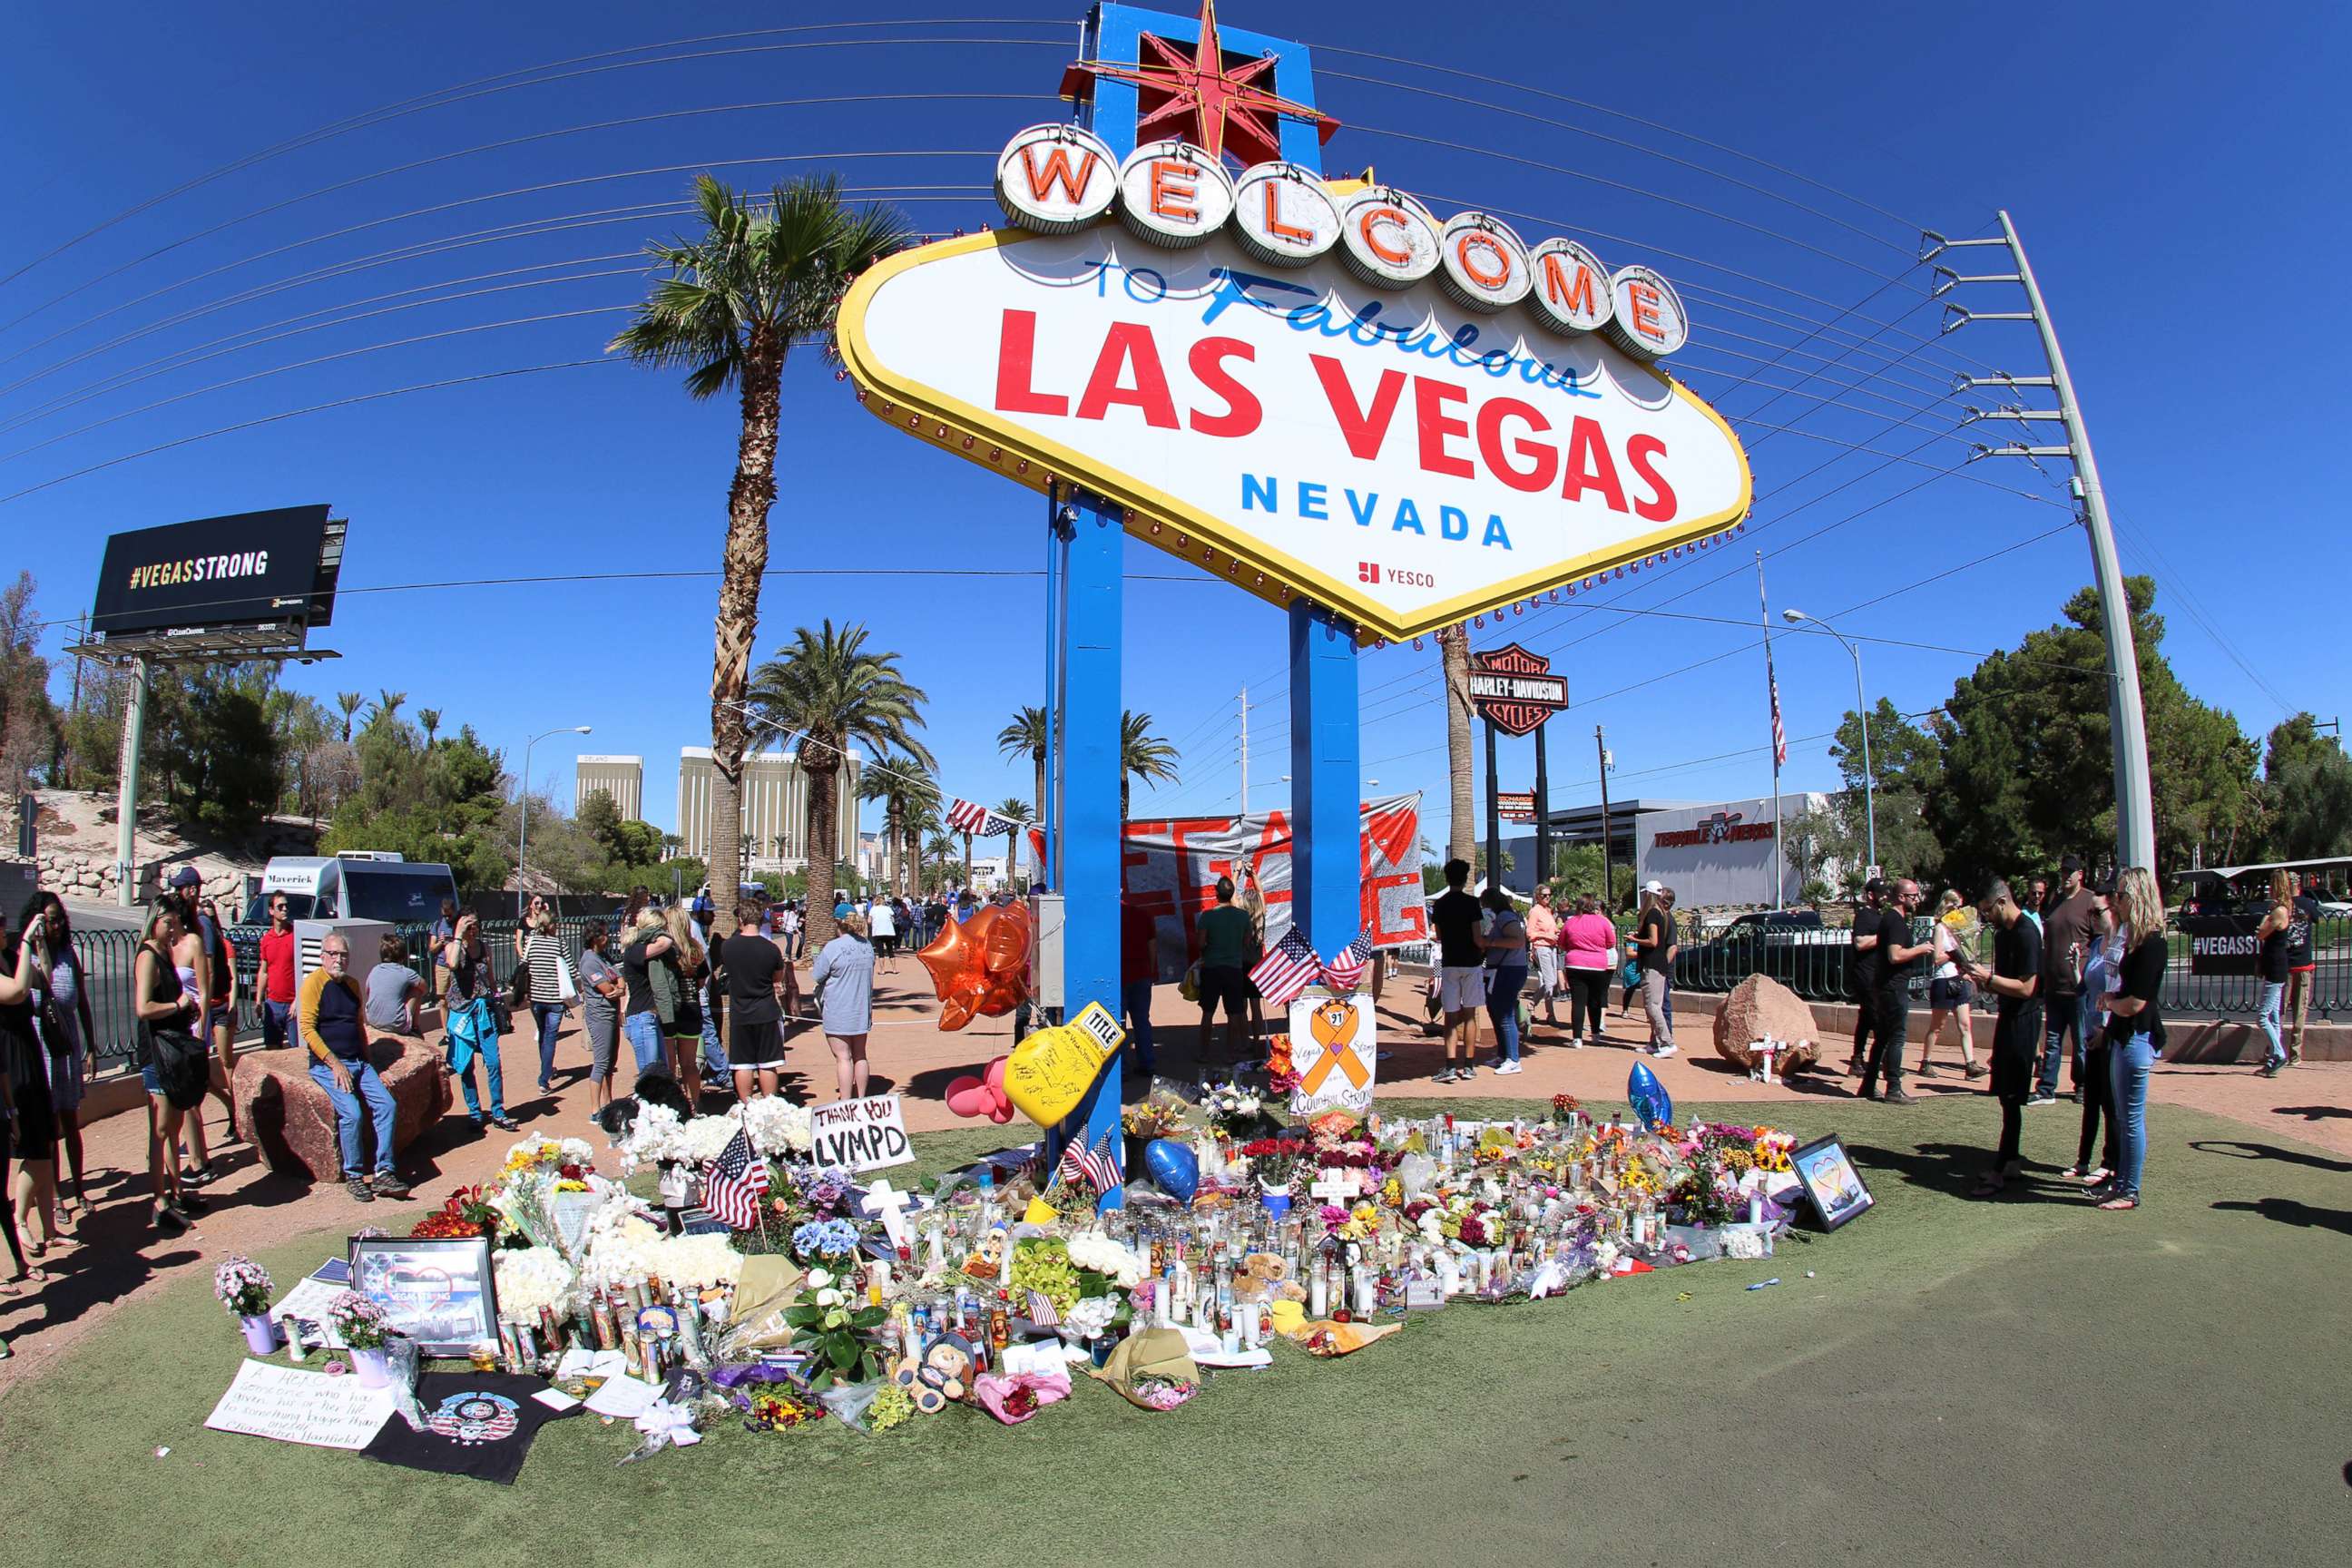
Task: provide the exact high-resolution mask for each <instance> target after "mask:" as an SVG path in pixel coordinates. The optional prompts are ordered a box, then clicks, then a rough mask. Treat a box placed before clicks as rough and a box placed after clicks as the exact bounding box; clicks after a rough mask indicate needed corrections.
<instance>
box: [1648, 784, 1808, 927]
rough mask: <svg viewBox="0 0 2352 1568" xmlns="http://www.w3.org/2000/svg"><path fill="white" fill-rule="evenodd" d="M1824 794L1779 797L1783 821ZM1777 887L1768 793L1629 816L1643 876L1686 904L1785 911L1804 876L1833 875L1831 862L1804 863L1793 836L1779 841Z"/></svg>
mask: <svg viewBox="0 0 2352 1568" xmlns="http://www.w3.org/2000/svg"><path fill="white" fill-rule="evenodd" d="M1829 801H1830V797H1829V796H1828V795H1783V796H1781V797H1780V819H1781V821H1782V822H1783V823H1787V822H1790V821H1792V820H1793V819H1795V818H1797V817H1799V816H1803V815H1804V814H1805V813H1806V812H1807V811H1809V810H1811V809H1813V808H1815V807H1821V806H1826V805H1828V804H1829ZM1784 848H1785V851H1786V852H1785V853H1784V855H1783V857H1782V861H1781V868H1780V889H1778V890H1777V891H1776V890H1775V889H1773V887H1772V797H1771V796H1769V795H1765V796H1763V797H1761V798H1760V799H1755V800H1727V801H1722V802H1718V803H1717V804H1716V805H1693V806H1683V807H1680V808H1677V809H1675V810H1672V811H1645V812H1643V814H1642V815H1641V816H1639V817H1637V818H1636V819H1635V820H1634V825H1633V854H1634V859H1635V863H1636V874H1637V875H1638V876H1639V877H1640V879H1642V881H1643V882H1650V881H1659V882H1664V884H1665V885H1666V886H1667V887H1669V888H1672V889H1674V890H1675V899H1676V900H1678V901H1679V902H1680V903H1681V905H1682V907H1683V908H1685V909H1695V908H1698V907H1701V906H1706V905H1724V904H1767V903H1768V901H1769V907H1771V908H1774V909H1785V908H1787V907H1789V906H1790V905H1792V904H1795V903H1796V902H1798V900H1800V898H1801V896H1802V893H1803V889H1804V885H1805V881H1806V879H1807V878H1808V877H1821V878H1823V879H1834V873H1835V869H1836V868H1835V867H1834V866H1833V865H1831V864H1826V863H1825V864H1823V865H1821V866H1813V867H1808V866H1806V865H1804V864H1803V863H1802V862H1801V860H1800V859H1799V858H1798V854H1797V846H1796V845H1795V843H1794V842H1793V841H1791V842H1790V843H1789V844H1787V845H1785V846H1784Z"/></svg>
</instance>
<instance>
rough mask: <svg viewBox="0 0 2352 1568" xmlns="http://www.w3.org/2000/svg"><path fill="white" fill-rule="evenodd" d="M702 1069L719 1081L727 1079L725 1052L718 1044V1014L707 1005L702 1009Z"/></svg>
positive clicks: (727, 1069)
mask: <svg viewBox="0 0 2352 1568" xmlns="http://www.w3.org/2000/svg"><path fill="white" fill-rule="evenodd" d="M702 1070H703V1071H704V1072H706V1073H708V1074H709V1075H710V1077H712V1078H713V1079H717V1080H719V1082H721V1083H724V1082H725V1081H726V1080H727V1074H728V1072H729V1070H730V1069H729V1068H728V1066H727V1053H726V1051H725V1050H724V1049H722V1048H721V1047H720V1046H719V1016H718V1014H717V1012H716V1011H715V1010H713V1009H712V1008H710V1007H709V1006H705V1007H704V1008H703V1009H702Z"/></svg>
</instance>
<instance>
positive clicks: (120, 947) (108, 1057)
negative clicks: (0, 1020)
mask: <svg viewBox="0 0 2352 1568" xmlns="http://www.w3.org/2000/svg"><path fill="white" fill-rule="evenodd" d="M617 920H618V917H617V916H615V917H610V918H605V919H601V920H600V919H595V918H591V917H572V918H565V919H561V920H558V921H556V922H555V929H556V934H557V935H558V936H560V937H561V938H562V941H563V951H564V957H565V960H566V962H570V963H576V962H577V961H578V960H579V957H580V948H581V944H582V942H584V941H585V940H586V939H587V934H588V932H589V931H591V930H592V929H594V928H597V927H600V926H601V927H602V928H603V929H604V930H605V931H612V930H613V929H614V926H615V924H616V923H617ZM520 924H521V922H520V921H511V920H505V921H483V922H482V947H483V950H484V951H485V952H487V953H488V955H489V960H490V977H491V979H492V980H493V981H494V982H495V983H496V984H498V985H499V986H501V987H503V986H504V985H505V984H507V983H508V981H509V979H511V978H512V977H513V974H514V969H515V963H516V962H517V961H516V958H515V946H514V933H515V931H517V930H518V929H519V928H520ZM266 929H267V928H265V927H262V926H231V927H230V928H229V931H228V941H229V947H230V950H231V952H232V953H233V955H234V957H235V961H236V986H237V1006H236V1032H237V1037H238V1038H240V1039H242V1038H244V1037H246V1036H247V1035H248V1034H255V1033H258V1032H259V1030H260V1028H261V997H260V995H259V994H258V985H257V981H258V976H259V971H260V965H261V938H262V934H263V932H264V931H265V930H266ZM393 933H394V935H396V936H398V937H399V938H400V940H401V942H403V943H404V945H405V946H406V947H407V949H408V967H409V968H411V969H413V970H415V972H416V973H417V974H418V975H420V976H422V977H423V978H425V980H427V981H430V980H431V979H432V973H431V970H430V968H429V966H430V964H431V963H432V956H431V953H430V952H429V951H428V948H429V943H430V942H431V941H432V928H431V927H429V926H424V925H402V926H394V928H393ZM73 943H74V952H75V954H76V956H78V957H79V958H80V960H81V967H82V977H83V983H84V984H86V985H88V986H89V1005H90V1023H91V1024H92V1025H93V1026H95V1028H96V1030H97V1034H98V1038H97V1040H96V1041H95V1044H96V1046H97V1049H98V1054H99V1057H100V1059H101V1060H104V1061H110V1062H113V1061H123V1060H127V1059H128V1058H129V1057H130V1056H131V1041H132V1038H133V1036H134V1031H133V1029H132V1025H133V1023H134V1022H135V1019H134V1016H133V1015H132V1013H131V966H132V964H133V963H134V962H135V961H136V959H137V957H138V954H139V933H138V932H137V931H95V930H92V931H75V932H74V939H73ZM360 956H362V957H365V956H366V955H360Z"/></svg>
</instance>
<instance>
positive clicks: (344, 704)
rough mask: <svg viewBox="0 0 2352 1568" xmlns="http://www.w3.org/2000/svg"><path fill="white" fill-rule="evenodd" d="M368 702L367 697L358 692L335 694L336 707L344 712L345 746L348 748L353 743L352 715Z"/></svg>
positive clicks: (339, 692)
mask: <svg viewBox="0 0 2352 1568" xmlns="http://www.w3.org/2000/svg"><path fill="white" fill-rule="evenodd" d="M366 700H367V699H366V698H365V697H362V695H360V694H359V693H358V692H356V691H338V692H336V693H335V706H336V707H338V708H340V709H341V710H343V744H344V745H346V746H348V745H350V744H351V743H352V715H353V714H355V713H357V712H358V711H359V710H360V704H361V703H362V702H364V701H366Z"/></svg>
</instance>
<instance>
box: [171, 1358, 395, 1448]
mask: <svg viewBox="0 0 2352 1568" xmlns="http://www.w3.org/2000/svg"><path fill="white" fill-rule="evenodd" d="M391 1414H392V1390H390V1389H388V1388H362V1387H361V1386H360V1385H359V1379H357V1378H355V1377H329V1376H328V1375H327V1374H326V1373H322V1372H303V1371H301V1370H299V1368H296V1367H290V1366H276V1365H273V1364H271V1363H268V1362H266V1361H252V1360H247V1361H246V1362H245V1363H243V1364H241V1365H240V1366H238V1368H237V1370H236V1382H234V1383H232V1384H229V1385H228V1392H227V1393H226V1394H222V1395H221V1397H220V1403H219V1404H218V1405H214V1406H213V1413H212V1414H211V1415H207V1416H206V1417H205V1426H209V1427H211V1428H212V1429H213V1430H214V1431H215V1432H242V1433H244V1434H245V1435H247V1436H252V1437H273V1438H276V1439H277V1440H278V1442H280V1443H301V1444H304V1445H307V1446H308V1447H313V1448H352V1449H358V1448H364V1447H367V1446H368V1444H369V1442H370V1441H371V1440H373V1438H374V1436H375V1434H376V1428H377V1427H379V1426H383V1423H384V1418H385V1417H387V1416H389V1415H391Z"/></svg>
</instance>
